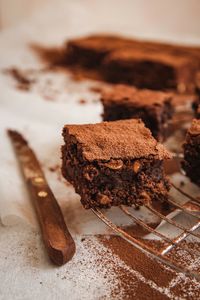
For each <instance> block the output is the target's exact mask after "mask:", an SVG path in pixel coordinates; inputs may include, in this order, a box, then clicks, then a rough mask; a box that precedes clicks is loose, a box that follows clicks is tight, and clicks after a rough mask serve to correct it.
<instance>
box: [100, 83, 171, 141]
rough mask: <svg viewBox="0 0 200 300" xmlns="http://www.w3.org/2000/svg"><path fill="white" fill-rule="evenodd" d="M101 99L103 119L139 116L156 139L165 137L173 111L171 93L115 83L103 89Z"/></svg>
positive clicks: (113, 119)
mask: <svg viewBox="0 0 200 300" xmlns="http://www.w3.org/2000/svg"><path fill="white" fill-rule="evenodd" d="M101 101H102V103H103V107H104V113H103V119H104V121H115V120H123V119H132V118H141V119H142V121H143V122H144V123H145V125H146V126H147V127H148V128H149V129H150V130H151V132H152V134H153V136H154V137H155V138H156V139H158V140H159V141H163V140H164V139H165V138H166V136H167V123H168V121H169V120H170V119H171V118H172V115H173V111H174V109H173V106H172V95H171V94H169V93H164V92H158V91H152V90H139V89H136V88H132V87H129V86H126V85H116V86H115V87H113V88H111V89H107V90H105V91H103V93H102V96H101Z"/></svg>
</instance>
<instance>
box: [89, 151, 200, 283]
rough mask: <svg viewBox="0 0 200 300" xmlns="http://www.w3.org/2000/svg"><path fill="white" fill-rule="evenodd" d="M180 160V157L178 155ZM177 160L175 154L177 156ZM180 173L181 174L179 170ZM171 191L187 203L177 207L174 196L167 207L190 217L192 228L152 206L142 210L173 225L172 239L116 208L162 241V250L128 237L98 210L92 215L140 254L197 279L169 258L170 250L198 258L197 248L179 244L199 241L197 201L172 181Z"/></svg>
mask: <svg viewBox="0 0 200 300" xmlns="http://www.w3.org/2000/svg"><path fill="white" fill-rule="evenodd" d="M178 157H179V158H180V155H179V156H178ZM176 158H177V155H176ZM180 172H181V174H182V173H183V172H182V171H181V170H180ZM172 189H174V190H175V191H176V192H177V193H179V194H180V196H184V197H186V199H187V202H185V203H184V204H180V203H179V202H178V201H177V200H176V198H175V197H172V196H171V195H170V196H169V199H168V204H169V205H170V206H173V207H174V208H175V209H176V210H177V213H184V214H185V215H186V216H188V217H190V218H192V220H193V222H192V225H191V226H189V227H186V226H184V225H183V224H181V223H180V222H177V221H175V220H174V218H171V217H170V215H167V216H166V215H164V214H163V213H161V212H160V211H158V210H156V209H155V208H154V207H153V206H152V205H151V204H145V208H146V209H147V210H148V211H150V212H151V213H152V214H153V215H155V216H156V217H158V218H159V219H160V221H164V222H165V223H166V224H168V225H170V226H172V228H174V229H175V230H174V231H176V230H178V234H176V236H175V237H173V238H171V237H168V236H167V235H166V234H164V233H162V232H160V231H159V230H158V227H157V228H152V227H151V226H150V225H148V223H147V222H145V221H144V220H143V219H141V218H140V217H138V216H137V215H136V214H134V212H133V211H134V210H133V209H132V211H131V208H130V207H126V206H123V205H121V206H119V209H120V210H121V211H122V212H123V213H124V214H125V215H126V216H127V217H129V218H131V219H132V220H133V221H134V222H135V223H136V224H137V225H139V226H141V227H142V228H143V229H145V230H146V231H147V232H149V233H151V234H153V235H154V236H156V237H157V238H158V239H159V240H160V241H162V242H164V243H163V245H162V246H161V247H159V249H158V248H155V247H153V246H152V245H151V244H148V243H146V242H145V239H141V238H137V237H135V236H131V235H130V234H129V233H127V232H126V231H125V230H124V229H123V228H122V227H121V226H118V225H116V224H115V223H114V222H112V220H111V219H110V218H108V217H107V216H106V214H105V213H104V212H103V211H102V210H100V209H92V211H93V213H94V214H95V215H96V216H97V217H98V218H99V219H101V221H103V222H104V223H105V224H106V225H108V226H109V227H110V228H111V229H112V230H113V231H114V232H115V233H116V234H117V235H119V236H121V237H122V238H123V239H125V240H126V241H128V242H129V243H130V244H132V245H133V246H135V247H137V248H138V249H140V250H141V251H143V252H146V253H148V254H150V255H151V256H153V257H154V258H156V259H157V260H159V261H161V262H162V263H165V264H167V265H168V266H170V267H171V268H173V269H174V270H175V271H178V272H182V273H184V274H185V275H188V276H192V277H195V278H196V279H198V280H200V273H198V272H196V271H194V270H191V268H190V267H185V266H183V265H182V264H181V263H179V262H177V261H175V260H174V259H172V258H171V256H173V255H171V256H169V254H170V252H171V251H172V249H175V248H176V247H179V249H180V248H181V249H182V250H184V251H187V252H188V253H189V254H191V255H196V256H197V257H199V253H200V249H199V250H197V249H189V248H188V247H187V243H181V242H182V241H184V240H185V239H186V238H188V237H193V238H195V239H197V241H199V242H200V233H198V231H197V229H198V228H199V227H200V201H199V200H198V199H196V198H195V197H193V196H191V195H189V194H188V193H186V192H185V191H183V189H181V188H179V187H178V186H177V185H176V184H175V183H173V182H172Z"/></svg>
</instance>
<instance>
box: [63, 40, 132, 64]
mask: <svg viewBox="0 0 200 300" xmlns="http://www.w3.org/2000/svg"><path fill="white" fill-rule="evenodd" d="M131 44H132V40H130V39H128V38H123V37H119V36H117V35H116V36H115V35H90V36H86V37H83V38H77V39H73V40H69V41H68V43H67V49H66V53H67V61H68V63H71V64H78V65H82V66H86V67H90V68H94V67H97V66H99V65H100V64H101V62H102V60H103V58H104V57H105V56H106V55H107V54H108V53H110V52H111V51H112V50H116V49H119V48H121V47H126V46H128V45H131Z"/></svg>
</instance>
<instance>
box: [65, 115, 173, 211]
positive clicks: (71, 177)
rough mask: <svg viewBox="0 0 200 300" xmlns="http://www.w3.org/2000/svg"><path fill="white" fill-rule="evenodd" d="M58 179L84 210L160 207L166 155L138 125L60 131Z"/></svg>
mask: <svg viewBox="0 0 200 300" xmlns="http://www.w3.org/2000/svg"><path fill="white" fill-rule="evenodd" d="M63 137H64V141H65V144H64V146H63V147H62V174H63V176H64V177H65V178H66V179H67V180H68V181H69V182H70V183H72V184H73V186H74V188H75V191H76V192H77V193H78V194H79V195H80V196H81V202H82V204H83V206H84V207H85V208H91V207H92V208H95V207H100V208H109V207H111V206H113V205H114V206H117V205H121V204H124V205H129V206H130V205H134V206H135V207H138V206H141V205H143V204H145V203H150V202H151V201H158V202H159V201H161V203H162V202H165V200H166V199H167V197H168V191H169V187H170V185H169V182H168V180H167V178H166V177H165V174H164V171H163V160H164V159H169V158H170V154H169V152H168V151H167V150H166V149H165V148H164V147H163V146H162V145H161V144H159V143H158V142H157V141H156V140H155V139H154V138H153V137H152V135H151V132H150V130H149V129H147V128H146V127H145V126H144V123H143V122H142V121H141V120H138V119H132V120H122V121H115V122H103V123H99V124H89V125H65V127H64V129H63Z"/></svg>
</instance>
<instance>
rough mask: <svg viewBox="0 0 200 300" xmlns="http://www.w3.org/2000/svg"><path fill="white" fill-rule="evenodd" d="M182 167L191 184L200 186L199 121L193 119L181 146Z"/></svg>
mask: <svg viewBox="0 0 200 300" xmlns="http://www.w3.org/2000/svg"><path fill="white" fill-rule="evenodd" d="M183 150H184V160H183V161H182V167H183V169H184V170H185V172H186V175H187V176H188V177H189V178H190V179H191V181H192V182H194V183H196V184H197V185H199V186H200V120H197V119H194V120H193V121H192V125H191V127H190V128H189V129H188V132H187V134H186V139H185V142H184V144H183Z"/></svg>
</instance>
